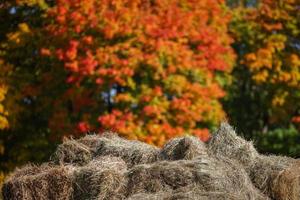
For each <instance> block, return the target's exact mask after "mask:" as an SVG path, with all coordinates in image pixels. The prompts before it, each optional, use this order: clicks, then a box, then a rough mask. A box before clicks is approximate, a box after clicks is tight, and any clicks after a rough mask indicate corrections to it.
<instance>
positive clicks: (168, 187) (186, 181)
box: [2, 123, 300, 200]
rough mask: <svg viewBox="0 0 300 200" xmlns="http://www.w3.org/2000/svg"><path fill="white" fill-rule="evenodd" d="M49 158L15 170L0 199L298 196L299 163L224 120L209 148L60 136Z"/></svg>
mask: <svg viewBox="0 0 300 200" xmlns="http://www.w3.org/2000/svg"><path fill="white" fill-rule="evenodd" d="M51 161H52V162H51V163H50V164H44V165H41V166H35V165H27V166H25V167H23V168H21V169H17V170H16V171H15V172H14V173H13V174H12V175H11V176H10V177H9V178H8V179H7V180H6V182H5V183H4V186H3V189H2V191H3V197H4V200H17V199H26V200H32V199H34V200H36V199H41V200H46V199H50V200H51V199H53V200H54V199H59V200H65V199H73V200H81V199H89V200H94V199H95V200H96V199H97V200H98V199H101V200H106V199H113V200H114V199H115V200H119V199H120V200H121V199H131V200H137V199H146V200H147V199H148V200H150V199H153V200H154V199H168V200H176V199H178V200H179V199H188V200H194V199H201V200H203V199H207V200H215V199H217V200H218V199H220V200H223V199H224V200H225V199H226V200H227V199H232V200H244V199H246V200H265V199H269V198H272V199H275V200H296V199H297V200H299V199H300V183H299V182H300V178H299V177H300V162H299V161H298V160H296V159H292V158H287V157H280V156H263V155H260V154H259V153H257V151H256V150H255V148H254V147H253V145H252V143H251V142H247V141H245V140H244V139H242V138H240V137H238V136H237V135H236V134H235V132H234V130H233V129H232V128H231V127H230V126H229V125H228V124H224V123H223V124H222V125H221V127H220V129H219V130H218V131H217V133H216V134H215V135H213V137H212V139H211V141H210V142H209V144H208V148H207V147H206V145H205V144H204V143H202V142H201V141H200V140H198V139H197V138H195V137H191V136H187V137H181V138H175V139H172V140H171V141H169V142H168V143H167V144H166V145H165V146H164V147H163V148H162V149H159V148H156V147H153V146H151V145H147V144H144V143H142V142H138V141H128V140H125V139H122V138H120V137H118V136H117V135H115V134H111V133H105V134H103V135H101V136H96V135H89V136H86V137H84V138H81V139H79V140H72V139H71V140H67V141H65V142H64V143H63V144H62V145H60V146H59V147H58V148H57V151H56V152H55V153H54V155H53V156H52V158H51Z"/></svg>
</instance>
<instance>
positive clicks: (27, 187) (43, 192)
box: [2, 165, 72, 200]
mask: <svg viewBox="0 0 300 200" xmlns="http://www.w3.org/2000/svg"><path fill="white" fill-rule="evenodd" d="M34 169H36V166H34V167H32V169H30V167H29V166H26V167H25V168H24V171H22V169H19V170H18V171H17V172H16V174H15V175H14V174H12V175H11V176H10V177H9V178H8V179H7V180H6V182H5V183H4V184H3V188H2V194H3V198H4V200H19V199H26V200H31V199H32V200H35V199H41V200H46V199H47V200H52V199H53V200H56V199H59V200H68V199H70V198H71V196H72V178H71V177H72V168H69V167H63V166H57V167H52V166H47V165H44V166H41V167H40V168H39V169H38V170H37V171H36V172H35V173H34Z"/></svg>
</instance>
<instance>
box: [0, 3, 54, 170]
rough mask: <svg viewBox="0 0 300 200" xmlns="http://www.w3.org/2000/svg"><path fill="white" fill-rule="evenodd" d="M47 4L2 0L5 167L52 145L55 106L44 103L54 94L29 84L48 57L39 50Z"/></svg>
mask: <svg viewBox="0 0 300 200" xmlns="http://www.w3.org/2000/svg"><path fill="white" fill-rule="evenodd" d="M47 5H51V2H50V1H49V2H45V1H41V0H35V1H34V0H18V1H13V0H3V1H1V2H0V85H1V87H0V88H1V89H0V100H1V102H0V103H1V105H0V111H1V112H0V129H1V130H0V155H1V156H0V169H1V170H4V171H7V170H11V169H13V168H14V167H15V166H17V165H20V164H23V163H24V162H27V161H28V160H30V161H33V162H35V161H40V160H43V159H45V158H46V157H48V155H49V153H50V152H51V151H52V150H53V145H52V144H54V142H53V141H50V130H49V129H48V128H47V125H48V110H51V107H49V108H48V110H46V109H44V110H42V109H40V108H41V107H42V106H41V105H44V103H43V100H44V99H45V97H47V96H49V95H47V94H46V91H45V92H44V94H43V95H44V96H42V95H41V96H39V97H38V98H37V97H34V96H29V95H27V94H26V90H27V88H28V87H29V86H30V85H39V84H40V83H41V81H40V80H41V77H40V75H41V74H40V72H42V68H41V66H43V65H42V63H43V62H42V61H41V59H40V57H38V56H37V52H38V49H39V48H40V47H39V43H40V40H41V38H42V37H44V36H41V35H40V33H39V30H40V29H41V28H42V27H43V20H42V19H43V17H42V16H43V13H44V12H45V11H46V9H47ZM45 67H46V66H45ZM49 98H53V97H49ZM45 103H46V102H45ZM1 117H4V118H3V120H2V119H1ZM6 122H7V123H6Z"/></svg>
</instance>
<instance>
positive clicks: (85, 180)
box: [73, 156, 127, 200]
mask: <svg viewBox="0 0 300 200" xmlns="http://www.w3.org/2000/svg"><path fill="white" fill-rule="evenodd" d="M126 170H127V166H126V163H125V162H124V161H123V160H122V159H121V158H117V157H110V156H103V157H99V158H96V159H95V160H93V161H92V162H90V163H89V164H87V165H86V166H83V167H80V168H78V170H77V171H76V172H75V173H74V195H73V196H74V197H73V198H74V200H77V199H78V200H81V199H98V200H104V199H122V198H123V197H124V194H125V189H126V188H125V186H126V177H125V176H124V174H125V172H126Z"/></svg>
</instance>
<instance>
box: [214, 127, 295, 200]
mask: <svg viewBox="0 0 300 200" xmlns="http://www.w3.org/2000/svg"><path fill="white" fill-rule="evenodd" d="M208 146H209V154H210V155H211V156H213V157H216V158H227V159H231V160H235V161H237V162H239V163H240V164H241V165H242V166H243V167H244V169H245V170H246V172H247V173H248V175H249V176H250V178H251V180H252V182H253V184H254V185H255V186H256V187H257V188H258V189H260V190H261V191H262V192H263V193H264V194H265V195H267V196H269V197H270V198H274V199H278V200H286V199H288V200H296V199H297V200H299V199H300V182H299V181H300V180H299V177H300V164H299V161H297V160H295V159H292V158H288V157H280V156H263V155H260V154H259V153H258V152H257V151H256V149H255V148H254V146H253V144H252V143H251V142H248V141H246V140H244V139H242V138H241V137H238V136H237V135H236V133H235V131H234V130H233V129H232V128H231V127H230V126H229V125H228V124H226V123H223V124H222V125H221V127H220V128H219V130H218V131H217V132H216V134H215V135H213V137H212V139H211V141H210V142H209V145H208Z"/></svg>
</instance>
